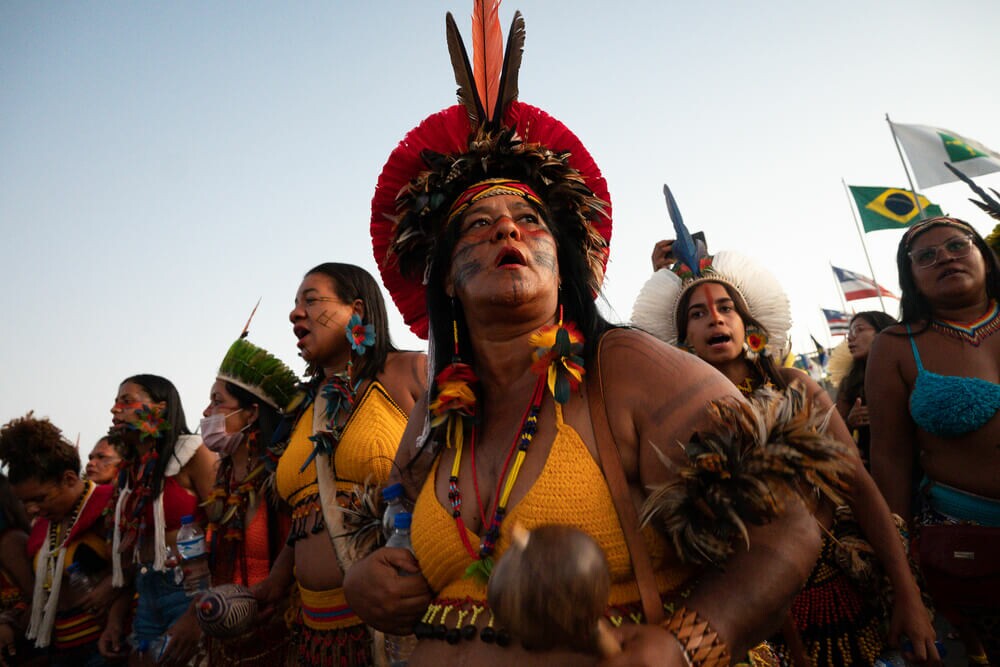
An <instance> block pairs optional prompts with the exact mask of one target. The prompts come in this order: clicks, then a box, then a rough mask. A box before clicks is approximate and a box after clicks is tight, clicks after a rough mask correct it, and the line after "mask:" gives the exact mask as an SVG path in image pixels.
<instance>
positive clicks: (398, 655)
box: [385, 510, 417, 667]
mask: <svg viewBox="0 0 1000 667" xmlns="http://www.w3.org/2000/svg"><path fill="white" fill-rule="evenodd" d="M386 511H388V510H386ZM411 521H412V516H411V515H410V513H409V512H398V513H397V514H396V516H395V517H394V520H393V523H394V528H393V531H392V535H390V536H389V539H388V541H387V542H386V543H385V546H387V547H395V548H397V549H407V550H408V551H409V552H410V553H413V544H412V543H411V542H410V523H411ZM399 574H401V575H404V576H408V575H410V573H409V572H402V571H400V573H399ZM416 646H417V638H416V637H415V636H413V635H392V634H389V633H388V632H387V633H385V653H386V656H387V657H388V658H389V665H390V667H406V663H407V661H408V660H409V659H410V654H411V653H413V649H414V648H416Z"/></svg>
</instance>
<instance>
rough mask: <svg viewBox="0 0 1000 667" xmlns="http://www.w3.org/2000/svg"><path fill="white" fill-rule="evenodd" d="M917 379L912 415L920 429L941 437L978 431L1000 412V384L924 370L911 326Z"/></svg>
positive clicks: (951, 436) (911, 395)
mask: <svg viewBox="0 0 1000 667" xmlns="http://www.w3.org/2000/svg"><path fill="white" fill-rule="evenodd" d="M906 332H907V333H908V334H910V347H912V348H913V359H914V360H915V361H916V362H917V379H916V382H914V384H913V392H912V393H911V394H910V416H911V417H913V421H914V422H916V423H917V426H919V427H920V428H922V429H924V430H925V431H927V432H928V433H932V434H934V435H936V436H940V437H942V438H954V437H957V436H960V435H965V434H966V433H971V432H972V431H975V430H978V429H979V428H981V427H982V426H983V425H984V424H986V422H988V421H989V420H990V419H992V418H993V415H994V414H996V412H997V410H1000V385H998V384H994V383H993V382H990V381H989V380H983V379H982V378H969V377H960V376H957V375H939V374H937V373H932V372H931V371H928V370H925V369H924V365H923V363H921V361H920V354H919V353H918V352H917V344H916V343H915V342H914V340H913V333H912V332H911V331H910V327H909V325H907V327H906Z"/></svg>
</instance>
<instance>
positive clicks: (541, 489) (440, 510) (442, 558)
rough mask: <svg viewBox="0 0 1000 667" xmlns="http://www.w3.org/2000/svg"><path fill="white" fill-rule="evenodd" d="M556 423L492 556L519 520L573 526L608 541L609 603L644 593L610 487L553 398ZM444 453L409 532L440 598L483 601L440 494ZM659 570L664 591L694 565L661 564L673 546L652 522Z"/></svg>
mask: <svg viewBox="0 0 1000 667" xmlns="http://www.w3.org/2000/svg"><path fill="white" fill-rule="evenodd" d="M555 408H556V423H557V431H556V437H555V440H554V441H553V443H552V449H551V451H550V452H549V457H548V460H547V461H546V462H545V466H544V468H543V469H542V472H541V474H540V475H539V476H538V479H537V480H536V481H535V483H534V485H533V486H532V487H531V489H529V490H528V492H527V493H526V494H525V496H524V497H523V498H522V499H521V500H520V501H519V502H518V503H517V504H516V505H514V506H513V507H511V508H509V510H508V512H507V516H506V517H505V518H504V521H503V523H502V524H501V527H500V537H499V539H498V540H497V545H496V550H495V552H494V558H497V559H499V558H501V557H502V556H503V553H504V551H506V550H507V548H508V547H509V546H510V539H511V529H512V527H513V526H514V525H515V524H517V523H520V524H521V525H522V526H524V527H525V528H528V529H531V528H535V527H537V526H541V525H546V524H563V525H570V526H576V527H577V528H579V529H581V530H583V531H584V532H586V533H588V534H590V536H591V537H593V538H594V539H595V540H596V541H597V543H598V544H599V545H601V548H603V549H604V553H605V556H606V557H607V559H608V566H609V569H610V571H611V594H610V596H609V605H610V606H616V607H617V606H625V605H629V604H632V603H635V602H638V600H639V587H638V585H636V583H635V577H634V575H633V574H632V564H631V560H630V558H629V554H628V547H627V546H626V544H625V536H624V534H623V533H622V529H621V526H620V524H619V523H618V514H617V513H616V511H615V506H614V502H613V501H612V499H611V492H610V490H609V489H608V485H607V483H606V482H605V481H604V475H603V473H602V472H601V469H600V467H599V466H598V465H597V462H596V461H594V458H593V456H591V454H590V452H589V450H588V449H587V446H586V445H585V444H584V442H583V440H582V439H581V438H580V435H579V434H578V433H577V432H576V431H575V430H574V429H573V428H572V427H571V426H569V425H568V424H566V423H565V422H563V419H562V410H561V406H559V405H556V406H555ZM440 461H441V459H440V457H438V461H437V462H436V463H435V464H434V468H433V470H432V473H431V474H430V475H428V476H427V480H426V481H425V482H424V486H423V488H422V489H421V491H420V495H419V497H418V498H417V503H416V507H415V508H414V511H413V529H412V531H411V533H410V535H411V539H412V540H413V550H414V553H415V554H416V557H417V560H418V561H419V562H420V568H421V570H422V571H423V575H424V577H426V579H427V581H428V583H430V586H431V589H432V590H434V591H436V592H437V594H436V600H435V602H437V601H446V600H473V601H481V602H485V600H486V587H485V585H483V584H481V583H479V582H477V581H476V580H474V579H473V578H465V577H463V575H464V574H465V570H466V568H467V567H468V566H469V565H470V564H472V562H473V561H472V558H471V557H470V556H469V554H468V553H467V552H466V550H465V547H464V546H463V545H462V541H461V538H460V537H459V535H458V529H457V527H456V524H455V520H454V518H453V517H452V515H451V512H450V511H449V510H447V509H445V508H444V507H443V506H442V505H441V503H440V502H438V499H437V497H436V495H435V491H434V487H435V483H434V480H435V477H436V476H437V472H438V467H439V466H440ZM642 535H643V537H644V538H645V541H646V544H647V547H648V549H649V556H650V559H651V560H652V563H653V568H654V570H655V571H656V579H657V588H658V589H659V591H660V593H667V592H670V591H672V590H676V589H677V588H678V587H680V586H681V585H682V584H683V583H684V582H685V581H686V580H687V579H688V578H689V576H690V575H691V573H692V570H691V569H689V568H687V567H682V566H677V567H676V568H673V569H671V570H670V571H664V568H663V567H662V564H663V562H664V557H665V555H666V553H667V550H668V549H669V546H668V544H667V542H666V540H665V539H664V538H663V537H662V536H661V535H660V534H659V533H657V532H656V531H655V530H654V529H653V528H651V527H647V529H646V530H644V531H643V533H642ZM468 537H469V542H470V543H471V544H472V545H473V546H478V545H479V542H480V538H479V536H478V535H475V534H474V533H472V532H471V531H469V533H468Z"/></svg>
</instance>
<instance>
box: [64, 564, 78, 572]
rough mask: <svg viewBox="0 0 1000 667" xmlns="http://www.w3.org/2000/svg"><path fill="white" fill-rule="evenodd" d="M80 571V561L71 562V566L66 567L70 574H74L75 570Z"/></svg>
mask: <svg viewBox="0 0 1000 667" xmlns="http://www.w3.org/2000/svg"><path fill="white" fill-rule="evenodd" d="M79 571H80V564H79V563H70V564H69V566H68V567H67V568H66V572H67V573H68V574H73V573H74V572H79Z"/></svg>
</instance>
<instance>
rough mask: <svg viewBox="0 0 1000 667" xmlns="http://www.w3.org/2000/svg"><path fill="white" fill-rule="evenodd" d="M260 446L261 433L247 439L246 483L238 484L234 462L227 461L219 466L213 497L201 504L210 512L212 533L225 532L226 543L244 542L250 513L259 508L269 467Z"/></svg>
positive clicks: (244, 481) (210, 495)
mask: <svg viewBox="0 0 1000 667" xmlns="http://www.w3.org/2000/svg"><path fill="white" fill-rule="evenodd" d="M256 443H257V431H256V430H254V431H251V432H250V434H249V435H248V436H247V442H246V445H247V470H246V475H245V476H244V477H243V479H241V480H240V481H239V482H237V481H236V479H235V477H236V471H235V470H234V468H233V463H232V458H231V457H226V458H225V459H223V460H222V462H221V463H220V464H219V474H218V476H217V477H216V480H215V487H214V488H213V489H212V493H210V494H209V496H208V498H207V499H206V500H205V502H203V503H202V504H201V506H202V507H206V508H209V509H208V515H209V516H208V519H209V524H208V526H209V529H210V530H211V531H213V532H214V531H216V530H219V529H221V528H225V529H226V531H225V533H224V534H223V535H222V537H223V539H226V540H237V541H241V540H243V530H244V528H245V527H246V526H245V523H246V514H247V511H248V510H249V509H250V508H251V507H253V506H254V505H256V503H257V495H258V494H259V493H260V487H261V486H262V485H263V484H264V480H265V475H264V470H265V468H266V463H265V461H264V460H263V458H258V457H257V456H256V455H255V452H256V451H257V444H256ZM254 463H256V466H254ZM251 466H253V467H251Z"/></svg>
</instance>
